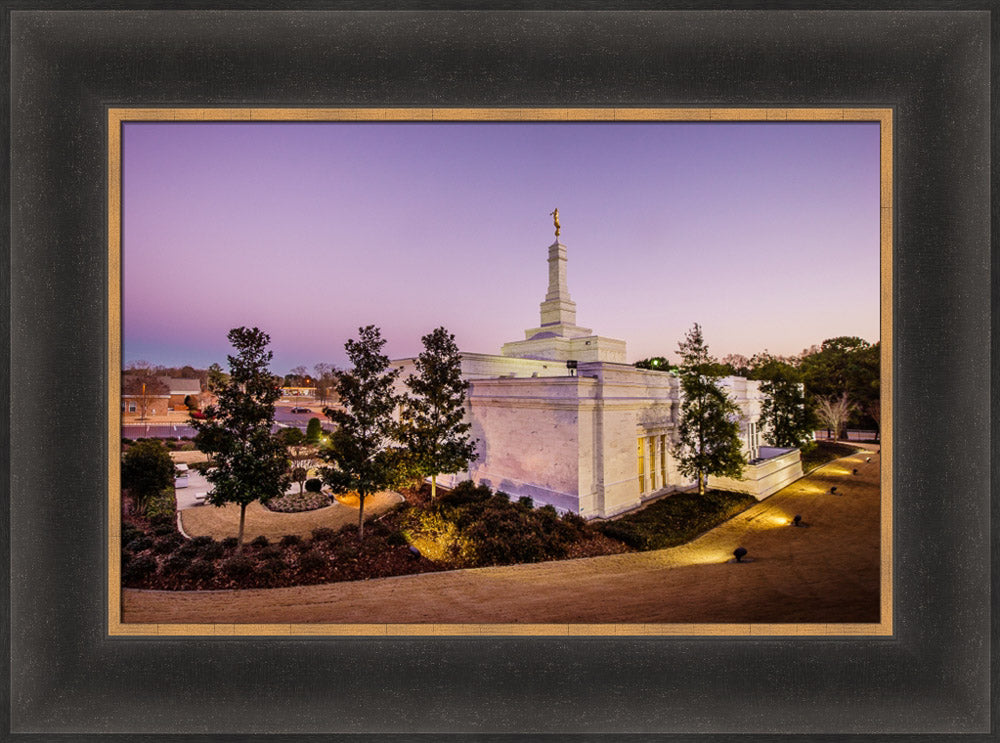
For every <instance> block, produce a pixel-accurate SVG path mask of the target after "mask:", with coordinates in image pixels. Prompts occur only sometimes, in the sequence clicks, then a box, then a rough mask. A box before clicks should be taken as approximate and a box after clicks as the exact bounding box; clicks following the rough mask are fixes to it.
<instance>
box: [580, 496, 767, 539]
mask: <svg viewBox="0 0 1000 743" xmlns="http://www.w3.org/2000/svg"><path fill="white" fill-rule="evenodd" d="M756 502H757V500H756V499H755V498H754V497H753V496H751V495H746V494H743V493H726V492H721V491H718V490H711V491H708V492H707V493H705V494H704V495H698V494H697V493H678V494H676V495H671V496H669V497H667V498H663V499H662V500H659V501H656V502H655V503H651V504H650V505H648V506H647V507H646V508H644V509H642V510H641V511H637V512H636V513H632V514H628V515H626V516H622V517H621V518H618V519H616V520H614V521H608V522H606V523H604V524H602V525H601V527H600V529H601V531H602V532H604V534H605V536H608V537H611V538H612V539H617V540H619V541H620V542H624V543H625V544H627V545H629V546H630V547H633V548H635V549H639V550H654V549H663V548H665V547H674V546H676V545H678V544H683V543H684V542H687V541H689V540H691V539H693V538H694V537H696V536H697V535H699V534H701V533H702V532H705V531H708V530H709V529H711V528H712V527H713V526H716V525H718V524H721V523H722V522H723V521H725V520H726V519H729V518H731V517H733V516H735V515H736V514H737V513H739V512H740V511H744V510H746V509H747V508H749V507H750V506H752V505H754V504H755V503H756Z"/></svg>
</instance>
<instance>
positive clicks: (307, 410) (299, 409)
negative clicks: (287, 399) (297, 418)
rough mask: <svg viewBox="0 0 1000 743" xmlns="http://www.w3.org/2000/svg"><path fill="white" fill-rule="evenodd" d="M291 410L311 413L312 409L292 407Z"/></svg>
mask: <svg viewBox="0 0 1000 743" xmlns="http://www.w3.org/2000/svg"><path fill="white" fill-rule="evenodd" d="M291 412H293V413H311V412H312V410H310V409H309V408H292V410H291Z"/></svg>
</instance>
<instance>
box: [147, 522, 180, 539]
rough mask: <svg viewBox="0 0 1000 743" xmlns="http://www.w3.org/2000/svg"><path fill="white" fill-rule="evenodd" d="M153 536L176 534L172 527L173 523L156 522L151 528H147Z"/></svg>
mask: <svg viewBox="0 0 1000 743" xmlns="http://www.w3.org/2000/svg"><path fill="white" fill-rule="evenodd" d="M149 531H150V533H151V534H152V535H153V536H154V537H163V536H166V535H167V534H176V533H177V531H176V530H175V529H174V525H173V523H169V524H157V525H156V526H154V527H153V528H152V529H150V530H149Z"/></svg>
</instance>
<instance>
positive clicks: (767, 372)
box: [753, 357, 816, 447]
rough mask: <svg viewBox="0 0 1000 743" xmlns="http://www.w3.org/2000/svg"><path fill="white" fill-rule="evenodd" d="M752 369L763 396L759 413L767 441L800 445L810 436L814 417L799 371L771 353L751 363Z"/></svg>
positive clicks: (784, 444) (791, 445)
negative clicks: (757, 362) (760, 360)
mask: <svg viewBox="0 0 1000 743" xmlns="http://www.w3.org/2000/svg"><path fill="white" fill-rule="evenodd" d="M755 358H756V357H755ZM753 373H754V376H755V378H756V379H760V380H762V381H761V385H760V390H761V392H763V393H764V394H765V395H766V396H767V397H766V399H765V400H764V403H763V405H761V415H760V417H761V422H762V423H763V424H764V426H766V428H767V432H768V439H769V440H770V442H771V443H772V444H774V445H775V446H781V447H800V446H803V445H804V444H805V443H806V442H807V441H809V439H810V438H811V436H812V432H813V429H814V428H815V424H816V417H815V415H814V414H813V410H812V406H811V405H810V404H809V401H808V399H807V398H806V393H805V387H804V386H803V384H802V374H801V372H799V370H798V369H796V368H795V367H794V366H792V365H791V364H789V363H787V362H785V361H780V360H779V359H777V358H774V357H772V358H771V359H770V361H769V362H767V363H764V364H759V365H757V366H756V367H754V369H753Z"/></svg>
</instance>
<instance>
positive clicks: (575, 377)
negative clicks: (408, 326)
mask: <svg viewBox="0 0 1000 743" xmlns="http://www.w3.org/2000/svg"><path fill="white" fill-rule="evenodd" d="M565 271H566V246H565V245H562V244H561V243H559V242H558V240H557V241H556V242H555V243H554V244H553V245H551V246H550V247H549V291H548V293H547V294H546V297H545V301H543V302H542V305H541V320H542V323H541V325H540V327H538V328H532V329H529V330H528V331H526V333H525V335H526V338H525V340H523V341H515V342H512V343H507V344H505V345H504V346H503V348H502V352H501V355H497V356H494V355H490V354H473V353H463V354H462V374H463V377H464V378H465V379H467V380H469V382H470V389H469V393H468V401H467V407H468V419H469V421H470V422H471V423H472V431H471V435H472V436H473V437H474V438H476V439H478V441H479V448H478V456H477V458H476V459H475V460H474V461H473V462H472V463H471V464H470V467H469V470H468V472H464V473H456V474H455V475H452V476H450V477H449V476H442V477H439V478H438V481H439V482H440V483H441V484H443V485H446V486H447V485H449V484H455V483H457V482H459V481H461V480H465V479H472V480H474V481H476V482H478V483H483V484H486V485H489V486H490V487H491V488H494V489H496V490H501V491H503V492H505V493H507V494H509V495H510V496H512V497H514V498H517V497H521V496H528V497H530V498H532V500H533V501H534V502H535V504H536V505H542V504H550V505H552V506H555V507H556V508H557V509H558V510H560V511H572V512H574V513H578V514H580V515H581V516H584V517H587V518H592V517H602V518H606V517H609V516H614V515H616V514H619V513H623V512H625V511H629V510H631V509H634V508H636V507H638V506H640V505H641V504H642V503H643V501H645V500H648V499H650V498H653V497H657V496H659V495H662V494H664V493H669V492H671V491H674V490H679V489H687V488H689V487H691V485H692V482H691V481H690V480H688V479H687V478H684V477H683V476H682V475H681V474H680V473H679V472H678V470H677V465H676V462H675V461H674V457H673V456H672V454H671V450H672V448H673V446H674V444H675V443H676V441H677V424H678V420H679V416H680V403H681V389H680V382H679V380H678V378H677V377H676V376H675V375H674V374H672V373H670V372H662V371H651V370H645V369H637V368H635V367H633V366H631V365H628V364H626V363H625V342H624V341H621V340H616V339H613V338H603V337H600V336H595V335H593V334H592V332H591V331H590V330H589V329H588V328H580V327H579V326H577V325H576V305H575V303H573V302H571V301H570V299H569V292H568V290H567V288H566V286H567V284H566V273H565ZM567 362H570V365H573V364H574V363H575V368H570V365H568V364H567ZM393 363H394V364H395V365H397V366H399V367H401V368H402V369H403V372H402V374H401V376H400V381H401V382H402V380H403V379H405V377H406V376H408V375H409V374H411V373H413V360H412V359H404V360H400V361H396V362H393ZM723 384H724V386H725V387H726V388H727V389H728V391H729V394H730V396H731V398H732V399H733V401H734V402H735V403H736V404H737V405H738V406H739V408H740V412H741V416H742V417H741V424H740V425H741V428H742V434H743V441H744V453H745V454H746V455H747V459H748V460H749V461H751V465H749V466H748V467H747V471H746V473H745V476H746V479H745V480H740V481H722V480H710V485H712V486H713V487H714V486H717V487H723V488H725V489H734V490H735V489H738V490H741V491H744V492H750V493H752V494H753V495H755V496H756V497H757V498H763V497H765V496H766V495H770V494H771V493H773V492H774V491H775V490H777V489H779V488H780V487H783V486H784V485H785V484H787V483H788V482H791V481H792V480H794V479H797V478H798V477H801V476H802V468H801V464H800V463H799V461H798V450H794V449H793V450H790V451H789V450H780V451H778V450H776V452H777V453H775V454H774V456H773V457H771V456H769V455H771V454H772V452H771V451H769V450H768V449H767V448H766V447H765V446H764V445H763V444H764V442H763V440H762V438H761V431H760V427H759V421H760V408H761V402H762V397H763V396H762V395H761V392H760V387H759V383H758V382H754V381H748V380H746V379H743V378H741V377H727V378H726V379H725V380H723ZM762 459H765V461H761V460H762ZM772 459H773V460H774V461H773V462H772V461H771V460H772Z"/></svg>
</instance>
